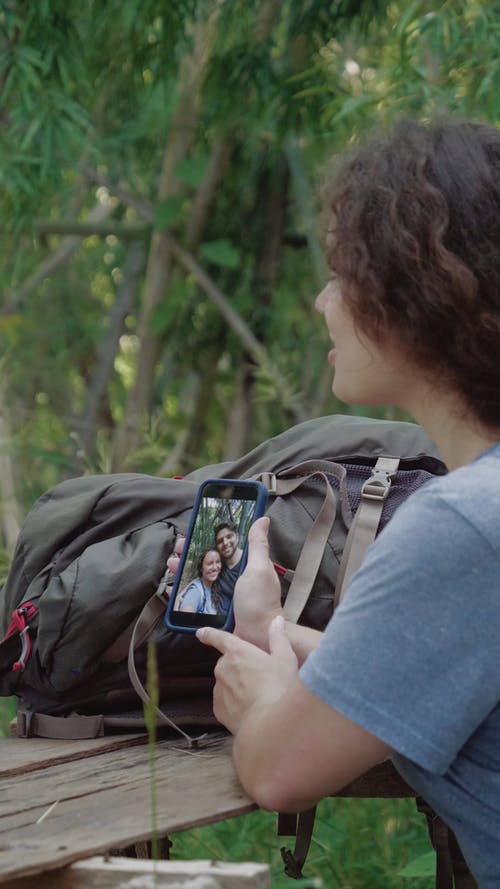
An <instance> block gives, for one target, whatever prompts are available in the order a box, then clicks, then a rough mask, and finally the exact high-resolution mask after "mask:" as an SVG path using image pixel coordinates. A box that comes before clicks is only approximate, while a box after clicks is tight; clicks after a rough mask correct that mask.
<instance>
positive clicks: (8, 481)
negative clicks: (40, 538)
mask: <svg viewBox="0 0 500 889" xmlns="http://www.w3.org/2000/svg"><path fill="white" fill-rule="evenodd" d="M0 519H1V529H2V536H3V539H4V541H5V547H6V549H7V550H8V551H9V552H13V550H14V547H15V545H16V541H17V538H18V535H19V528H20V525H21V509H20V507H19V503H18V501H17V498H16V483H15V472H14V460H13V457H12V450H11V436H10V424H9V417H8V411H7V407H6V403H5V397H4V392H3V389H2V388H0Z"/></svg>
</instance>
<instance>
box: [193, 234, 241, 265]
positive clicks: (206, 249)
mask: <svg viewBox="0 0 500 889" xmlns="http://www.w3.org/2000/svg"><path fill="white" fill-rule="evenodd" d="M200 254H201V256H202V257H203V258H204V259H206V260H208V262H211V263H212V265H218V266H221V267H222V268H226V269H236V268H238V266H239V264H240V262H241V253H240V251H239V250H238V248H237V247H234V246H233V244H231V242H230V241H229V240H228V239H227V238H220V239H219V240H217V241H206V242H205V243H204V244H202V245H201V247H200Z"/></svg>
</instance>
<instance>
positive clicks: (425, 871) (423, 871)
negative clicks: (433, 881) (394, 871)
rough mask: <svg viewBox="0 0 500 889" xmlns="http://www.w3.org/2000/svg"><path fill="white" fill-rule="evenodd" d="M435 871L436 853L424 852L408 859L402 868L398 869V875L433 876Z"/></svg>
mask: <svg viewBox="0 0 500 889" xmlns="http://www.w3.org/2000/svg"><path fill="white" fill-rule="evenodd" d="M435 872H436V853H435V852H434V851H432V852H426V853H425V855H419V857H418V858H414V859H413V861H410V863H409V864H407V865H406V867H404V868H403V870H400V871H399V874H398V876H400V877H433V876H434V874H435Z"/></svg>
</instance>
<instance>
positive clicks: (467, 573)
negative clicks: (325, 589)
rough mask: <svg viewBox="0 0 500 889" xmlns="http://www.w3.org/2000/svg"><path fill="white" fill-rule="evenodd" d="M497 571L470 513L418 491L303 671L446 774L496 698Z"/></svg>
mask: <svg viewBox="0 0 500 889" xmlns="http://www.w3.org/2000/svg"><path fill="white" fill-rule="evenodd" d="M499 569H500V565H499V558H498V552H497V551H496V550H495V549H494V547H493V546H492V544H491V541H490V540H489V539H488V538H487V537H486V536H485V535H484V534H483V533H481V531H480V530H479V529H478V528H477V527H476V526H475V525H474V524H471V522H470V521H469V519H468V518H467V516H466V515H463V514H462V513H461V512H460V510H459V509H457V507H456V505H455V504H453V503H450V502H448V501H447V500H446V498H443V497H442V496H440V495H439V493H434V492H433V491H432V490H429V491H426V490H425V489H422V490H421V491H419V492H417V493H416V494H414V495H412V497H411V498H409V500H408V501H407V502H406V503H405V504H404V505H403V506H402V507H400V509H399V510H398V513H397V514H396V516H395V517H394V518H393V519H392V520H391V522H390V523H389V525H387V527H386V528H385V529H384V531H383V532H382V533H381V534H380V536H379V537H378V539H377V540H376V541H375V543H374V544H373V545H372V546H371V547H370V549H369V551H368V552H367V555H366V558H365V562H364V564H363V566H362V568H361V569H360V570H359V571H358V572H357V573H356V575H355V576H354V578H353V580H352V583H351V584H350V586H349V589H348V590H347V593H346V596H345V598H344V600H343V602H342V604H341V605H340V607H339V608H338V609H337V611H336V613H335V616H334V617H333V618H332V620H331V621H330V624H329V625H328V627H327V629H326V631H325V634H324V637H323V639H322V640H321V642H320V644H319V646H318V647H317V649H316V650H315V651H314V652H312V654H311V655H310V656H309V658H308V659H307V661H306V663H305V664H304V665H303V667H302V668H301V673H300V676H301V680H302V681H303V683H304V684H305V686H306V687H307V688H308V689H309V690H310V691H311V692H313V693H314V694H315V695H316V696H318V697H319V698H321V699H322V700H324V701H326V702H327V703H328V704H330V705H331V706H332V707H334V708H335V709H336V710H338V711H339V712H341V713H342V714H343V715H344V716H347V717H348V718H349V719H351V720H352V721H353V722H356V723H357V724H358V725H361V726H362V727H363V728H365V729H367V730H368V731H370V732H371V733H372V734H374V735H376V736H377V737H379V738H380V739H381V740H383V741H384V742H385V743H387V744H389V745H390V746H391V747H392V748H393V749H394V750H396V751H397V752H398V753H400V754H402V755H403V756H406V757H407V758H409V759H411V760H413V761H414V762H416V763H417V764H418V765H420V766H422V767H423V768H426V769H428V770H429V771H433V772H436V773H440V774H443V773H444V772H445V771H446V770H447V769H448V767H449V765H450V763H451V762H452V761H453V759H454V758H455V756H456V755H457V753H458V751H459V750H460V749H461V748H462V747H463V745H464V744H465V742H466V741H467V740H468V738H469V737H470V736H471V735H472V734H473V733H474V731H475V729H476V728H477V727H478V725H479V724H480V723H481V722H482V721H483V720H484V719H485V718H486V716H487V715H488V714H489V713H490V712H491V710H492V709H493V708H494V707H495V706H496V704H497V703H498V701H499V700H500V669H499V667H500V570H499Z"/></svg>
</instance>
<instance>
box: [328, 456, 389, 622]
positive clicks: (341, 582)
mask: <svg viewBox="0 0 500 889" xmlns="http://www.w3.org/2000/svg"><path fill="white" fill-rule="evenodd" d="M399 462H400V461H399V457H379V458H378V460H377V462H376V464H375V466H374V469H373V472H372V474H371V476H370V478H369V479H367V481H366V482H365V483H364V485H363V487H362V488H361V500H360V504H359V507H358V510H357V512H356V515H355V517H354V521H353V522H352V524H351V527H350V528H349V533H348V535H347V539H346V542H345V546H344V551H343V553H342V558H341V560H340V567H339V571H338V574H337V583H336V585H335V597H334V600H333V607H334V610H335V608H336V607H337V605H338V604H339V603H340V600H341V599H342V597H343V595H344V592H345V590H346V588H347V586H348V585H349V582H350V580H351V578H352V576H353V574H354V573H355V571H357V570H358V568H359V567H360V566H361V563H362V561H363V558H364V555H365V552H366V550H367V549H368V547H369V546H370V544H371V543H373V541H374V540H375V537H376V536H377V531H378V526H379V524H380V519H381V516H382V510H383V508H384V503H385V501H386V499H387V497H388V495H389V491H390V489H391V484H392V478H393V476H394V475H395V474H396V472H397V471H398V468H399Z"/></svg>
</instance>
